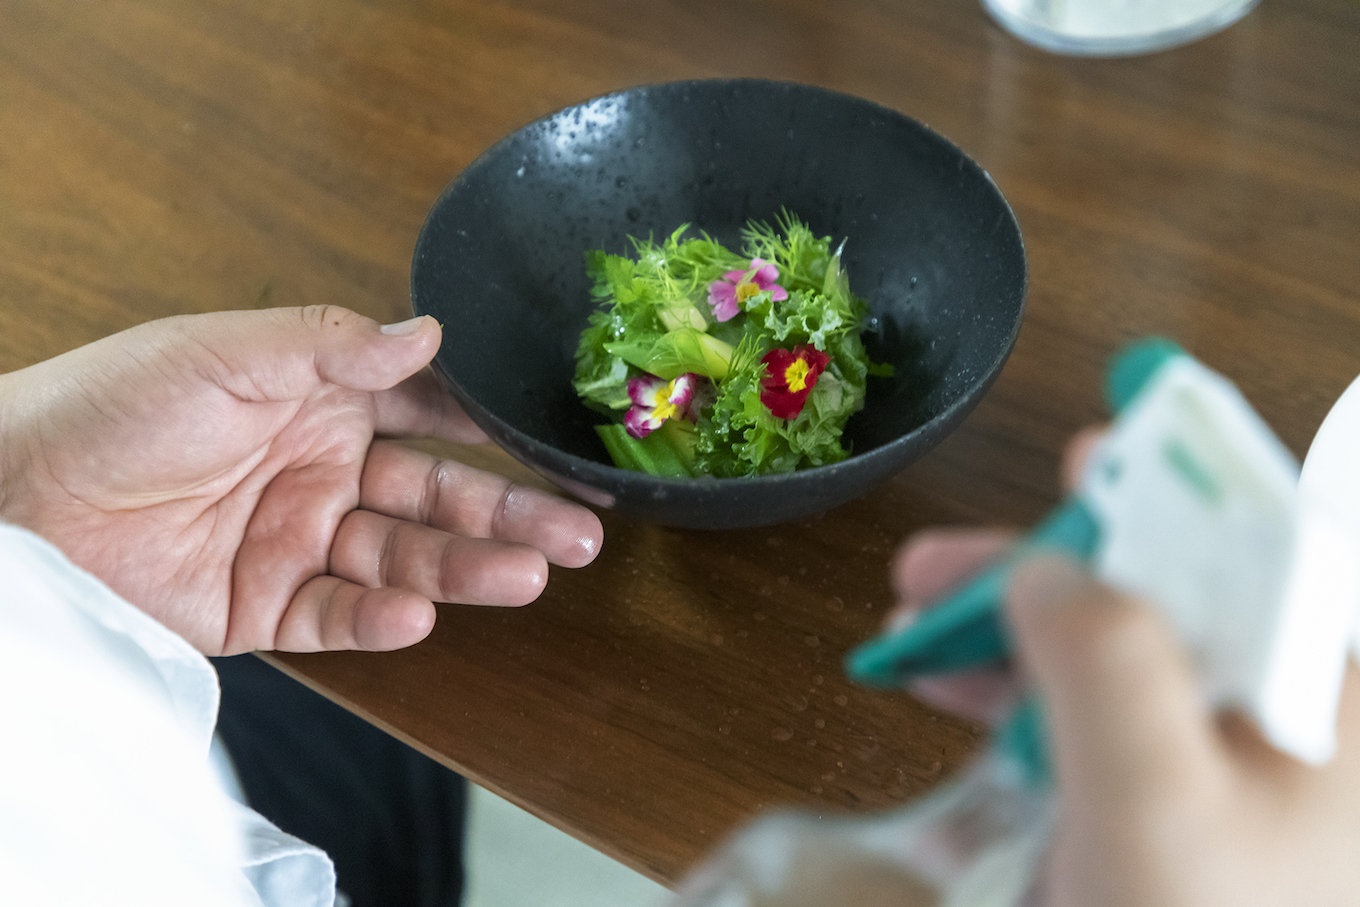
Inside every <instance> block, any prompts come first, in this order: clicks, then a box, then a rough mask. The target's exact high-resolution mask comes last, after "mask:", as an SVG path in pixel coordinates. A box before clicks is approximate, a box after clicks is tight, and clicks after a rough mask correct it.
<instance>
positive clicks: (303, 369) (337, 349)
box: [169, 305, 442, 400]
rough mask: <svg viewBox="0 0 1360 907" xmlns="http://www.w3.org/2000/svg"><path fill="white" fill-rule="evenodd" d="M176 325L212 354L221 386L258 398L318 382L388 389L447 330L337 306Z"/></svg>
mask: <svg viewBox="0 0 1360 907" xmlns="http://www.w3.org/2000/svg"><path fill="white" fill-rule="evenodd" d="M169 321H171V322H173V321H175V320H173V319H171V320H169ZM175 326H176V327H183V328H187V329H188V330H191V331H192V332H193V334H194V339H195V340H196V341H197V342H198V344H199V345H200V346H201V347H202V348H204V349H206V350H209V351H211V352H212V353H213V356H212V357H211V361H212V363H213V371H214V372H215V374H214V378H215V380H216V381H217V382H218V383H219V384H221V385H222V386H223V387H225V388H227V389H229V390H231V391H233V392H235V393H237V394H238V395H239V396H242V397H243V398H245V399H256V400H258V399H265V400H287V399H293V398H296V397H299V396H302V395H304V394H306V393H308V392H310V391H311V390H313V389H314V388H316V387H317V386H318V384H319V383H330V384H335V385H338V386H340V387H345V388H349V389H350V390H357V391H380V390H386V389H388V388H390V387H393V386H395V385H396V384H398V383H400V382H401V381H403V380H405V379H406V378H408V377H410V376H411V375H413V374H415V373H416V372H418V371H420V369H422V368H423V367H424V366H426V365H427V364H429V362H430V360H431V359H433V358H434V354H435V353H436V352H437V351H438V350H439V342H440V339H441V336H442V331H441V330H440V327H439V324H438V323H437V322H436V321H435V320H434V319H433V318H431V317H429V316H428V315H426V316H421V317H418V318H412V319H409V320H407V321H403V322H399V323H397V324H391V325H379V324H378V322H376V321H374V320H373V319H371V318H366V317H364V316H363V315H360V314H358V313H357V312H353V311H350V310H349V309H346V308H342V307H340V306H331V305H325V306H306V307H303V308H279V309H266V310H263V311H254V312H218V313H212V314H207V315H195V316H189V318H188V319H186V320H183V321H180V322H178V323H177V324H176V325H175Z"/></svg>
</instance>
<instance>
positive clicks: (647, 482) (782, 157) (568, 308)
mask: <svg viewBox="0 0 1360 907" xmlns="http://www.w3.org/2000/svg"><path fill="white" fill-rule="evenodd" d="M781 209H788V210H789V211H790V212H792V213H793V214H795V215H797V216H798V217H799V218H801V219H802V220H803V221H804V222H805V223H807V224H808V225H809V226H810V227H811V228H812V229H813V230H814V231H816V232H817V234H818V235H831V236H832V237H833V238H834V240H835V242H837V243H839V242H840V240H841V239H842V238H846V239H847V240H848V241H847V243H846V246H845V255H844V259H843V260H844V262H845V265H846V268H847V272H848V275H849V280H850V288H851V289H852V290H853V291H854V292H856V293H857V294H859V295H861V296H863V297H865V298H866V299H868V300H869V303H870V306H871V309H872V317H871V319H870V322H869V323H868V324H867V325H866V328H867V333H866V335H865V342H866V345H867V346H868V348H869V353H870V355H871V356H872V358H873V359H874V360H876V361H879V362H888V363H891V364H892V365H893V366H894V367H895V369H896V374H895V376H894V377H893V378H891V379H870V384H869V391H868V400H867V405H866V406H865V409H864V410H863V411H862V412H860V413H859V414H857V415H856V416H854V417H853V418H852V419H851V421H850V423H849V425H848V426H847V428H846V434H845V437H846V439H847V441H848V442H849V444H850V445H851V450H852V456H851V457H849V458H848V459H846V460H844V461H842V462H840V463H837V464H835V465H832V466H822V467H818V468H815V469H809V470H805V471H801V472H795V473H792V474H789V475H779V476H765V477H760V478H749V479H658V478H653V477H651V476H648V475H645V474H642V473H637V472H629V471H626V470H621V469H617V468H615V467H614V466H612V465H609V464H610V461H609V457H608V455H607V454H606V453H605V450H604V447H603V445H602V444H601V443H600V441H599V439H598V437H597V435H596V434H595V432H594V430H593V428H592V426H593V425H595V424H596V423H597V422H598V421H600V417H599V416H598V415H596V414H595V413H593V412H592V411H590V410H588V409H587V408H586V407H585V406H583V405H582V404H581V403H580V402H579V401H578V399H577V397H576V395H575V392H574V390H573V389H572V384H571V381H572V375H573V371H574V359H573V354H574V353H575V350H576V345H577V340H578V338H579V336H580V332H581V330H582V328H583V327H584V326H585V321H586V316H587V314H588V313H589V312H590V311H591V309H592V308H593V305H594V303H593V302H592V300H591V298H590V294H589V289H590V281H589V280H588V278H587V277H586V273H585V267H584V254H585V252H586V251H587V250H589V249H598V248H604V249H606V250H608V251H610V252H614V253H620V254H623V253H628V252H631V249H632V247H631V244H630V241H629V237H630V236H641V237H646V236H648V235H654V236H656V237H657V238H660V237H662V236H664V235H667V234H669V233H670V232H671V231H673V230H674V229H675V228H676V227H678V226H680V225H681V224H685V223H688V224H691V225H692V226H693V227H694V228H696V229H698V230H703V231H705V232H707V233H709V234H710V235H712V236H713V237H714V238H715V239H718V240H719V241H722V242H724V243H725V244H728V245H729V247H732V248H739V247H740V231H741V228H742V226H743V225H744V224H745V223H746V222H747V221H748V220H750V219H752V218H754V219H757V220H766V221H768V220H771V219H772V218H773V217H774V216H775V215H776V214H777V213H779V212H780V211H781ZM411 295H412V300H413V304H414V307H415V311H416V312H417V313H418V314H429V315H433V316H434V317H435V318H437V319H438V320H439V321H440V322H441V323H442V324H443V325H444V343H443V347H442V348H441V349H440V351H439V354H438V356H437V357H436V359H435V370H436V371H437V372H438V373H439V374H440V375H441V376H442V377H443V379H444V380H445V381H446V382H447V384H448V386H449V387H450V389H451V390H452V391H453V393H454V394H455V395H456V397H457V398H458V400H459V401H460V402H461V403H462V404H463V406H464V407H465V408H466V409H467V411H468V413H469V415H471V417H472V418H473V419H474V420H475V421H476V422H477V424H478V425H480V426H481V427H482V428H483V429H484V430H485V431H486V432H487V434H489V435H490V436H491V438H492V439H493V440H494V441H495V442H496V443H498V444H500V445H501V446H502V447H504V448H505V449H506V450H508V451H509V452H510V453H511V454H512V455H514V456H515V457H516V458H518V459H519V460H521V461H523V462H524V463H526V464H527V465H529V466H530V467H532V468H533V469H535V470H537V471H538V472H540V473H541V474H543V475H544V476H546V477H548V478H549V479H551V480H552V481H554V482H555V483H557V484H558V485H559V486H561V487H562V488H564V489H565V490H566V491H568V492H570V493H572V494H574V495H576V496H577V497H579V498H581V499H582V500H584V501H587V502H589V503H593V504H596V505H598V506H601V507H609V508H616V509H617V510H618V511H619V512H622V513H627V514H631V515H633V516H636V517H638V518H641V519H645V520H648V521H652V522H657V523H661V524H666V525H673V526H687V527H695V528H713V529H722V528H736V527H747V526H760V525H768V524H772V523H777V522H781V521H785V520H790V519H795V518H797V517H801V516H806V515H809V514H813V513H818V512H821V511H824V510H827V509H829V508H831V507H834V506H836V505H839V504H842V503H845V502H846V501H849V500H851V499H852V498H855V497H857V496H859V495H860V494H862V493H864V492H865V491H867V490H869V489H870V488H871V487H873V486H874V485H875V484H876V483H878V482H880V481H881V480H883V479H885V478H886V477H888V476H890V475H892V474H893V473H895V472H897V471H899V470H900V469H902V468H903V467H904V466H906V465H907V464H909V463H911V462H912V461H913V460H915V459H916V458H918V457H920V456H921V455H922V454H923V453H925V452H926V451H927V450H929V449H930V448H931V447H933V446H934V445H935V444H937V443H938V442H939V441H940V439H941V438H943V437H944V436H945V435H946V434H947V433H948V432H950V431H951V430H952V429H953V428H955V427H956V426H957V425H958V424H959V422H960V421H962V420H963V418H964V416H965V415H967V413H968V412H969V411H970V410H971V409H972V408H973V406H974V405H975V404H976V403H977V402H978V400H979V399H980V398H981V397H982V395H983V393H985V392H986V390H987V388H988V387H989V386H990V385H991V383H992V381H993V380H994V379H995V378H996V376H997V374H998V372H1000V370H1001V367H1002V365H1003V363H1004V362H1005V360H1006V357H1007V356H1008V355H1009V354H1010V351H1011V348H1012V346H1013V345H1014V343H1015V338H1016V334H1017V332H1018V330H1019V326H1020V317H1021V312H1022V310H1023V307H1024V298H1025V255H1024V246H1023V244H1022V242H1021V239H1020V231H1019V227H1018V225H1017V224H1016V221H1015V217H1014V215H1013V214H1012V212H1011V210H1010V207H1009V206H1008V205H1007V204H1006V200H1005V199H1004V198H1003V197H1002V195H1001V193H1000V192H999V191H998V190H997V188H996V186H995V184H993V182H992V181H991V179H990V177H988V175H987V174H986V173H985V172H984V171H983V170H982V169H981V168H980V167H978V165H977V164H975V163H974V162H973V161H972V160H970V159H969V158H968V157H967V156H966V155H965V154H964V153H963V152H962V151H960V150H959V149H958V148H957V147H955V146H954V145H952V144H951V143H949V142H948V141H946V140H945V139H943V138H941V137H940V136H939V135H937V134H935V133H934V132H932V131H931V130H929V129H928V128H926V127H925V126H923V125H921V124H920V123H918V122H916V121H915V120H912V119H910V118H909V117H906V116H903V115H902V114H900V113H897V112H895V111H892V110H889V109H886V108H884V107H881V106H878V105H876V104H873V103H871V102H869V101H866V100H863V99H860V98H856V97H850V96H847V95H843V94H837V93H835V92H831V91H827V90H824V89H820V88H814V87H809V86H805V85H795V84H788V83H780V82H769V81H761V80H744V79H742V80H716V81H696V82H678V83H668V84H661V85H651V86H643V87H639V88H633V89H629V90H627V91H622V92H619V93H617V94H611V95H607V96H605V97H601V98H597V99H595V100H592V101H587V102H585V103H583V104H579V105H577V106H575V107H570V108H567V109H566V110H563V111H561V112H560V113H556V114H553V115H552V116H549V117H546V118H545V119H542V120H539V121H538V122H536V123H532V124H530V125H528V126H526V127H524V128H523V129H520V130H519V131H517V132H515V133H513V134H512V135H510V136H508V137H506V138H505V139H503V140H501V141H500V142H498V143H497V144H496V145H494V146H493V147H492V148H491V149H490V150H488V151H487V152H485V153H484V154H483V155H482V156H481V157H479V158H478V159H477V160H476V161H474V162H473V163H472V164H471V165H470V166H469V167H468V168H467V169H466V170H465V171H463V173H462V174H460V175H459V176H458V178H457V179H455V180H454V181H453V183H452V184H450V185H449V187H448V188H447V189H446V190H445V191H444V194H443V195H441V196H440V197H439V200H438V201H437V202H436V203H435V205H434V207H433V209H432V210H431V211H430V214H429V217H428V219H427V220H426V222H425V225H424V228H423V229H422V230H421V233H420V237H419V239H418V241H417V243H416V249H415V259H414V262H413V264H412V274H411Z"/></svg>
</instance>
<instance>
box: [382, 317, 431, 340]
mask: <svg viewBox="0 0 1360 907" xmlns="http://www.w3.org/2000/svg"><path fill="white" fill-rule="evenodd" d="M427 317H429V316H427V315H417V316H416V317H415V318H408V319H407V320H406V321H398V322H397V323H396V324H385V325H383V326H382V332H383V333H384V334H391V335H393V336H396V337H402V336H405V335H407V334H414V333H415V332H416V331H418V330H420V326H421V324H422V323H423V322H424V321H425V319H426V318H427Z"/></svg>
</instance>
